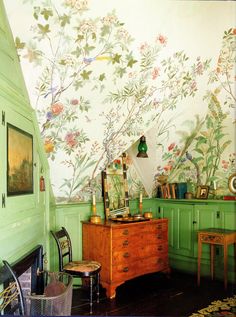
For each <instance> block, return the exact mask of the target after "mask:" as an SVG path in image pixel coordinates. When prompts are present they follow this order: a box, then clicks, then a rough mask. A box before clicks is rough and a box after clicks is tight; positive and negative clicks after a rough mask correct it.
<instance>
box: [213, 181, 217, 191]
mask: <svg viewBox="0 0 236 317" xmlns="http://www.w3.org/2000/svg"><path fill="white" fill-rule="evenodd" d="M213 189H214V190H216V181H213Z"/></svg>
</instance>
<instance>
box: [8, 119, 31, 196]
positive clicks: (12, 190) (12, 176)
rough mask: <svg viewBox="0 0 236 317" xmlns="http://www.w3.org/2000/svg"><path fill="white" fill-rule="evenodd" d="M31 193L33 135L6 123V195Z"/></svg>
mask: <svg viewBox="0 0 236 317" xmlns="http://www.w3.org/2000/svg"><path fill="white" fill-rule="evenodd" d="M24 194H33V136H32V135H31V134H29V133H28V132H26V131H23V130H21V129H19V128H18V127H15V126H13V125H12V124H10V123H7V196H16V195H24Z"/></svg>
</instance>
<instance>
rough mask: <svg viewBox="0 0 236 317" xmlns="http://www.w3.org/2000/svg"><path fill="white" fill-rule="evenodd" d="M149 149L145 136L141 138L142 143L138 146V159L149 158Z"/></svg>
mask: <svg viewBox="0 0 236 317" xmlns="http://www.w3.org/2000/svg"><path fill="white" fill-rule="evenodd" d="M147 149H148V147H147V143H146V138H145V136H141V138H140V143H139V146H138V154H137V157H148V155H147Z"/></svg>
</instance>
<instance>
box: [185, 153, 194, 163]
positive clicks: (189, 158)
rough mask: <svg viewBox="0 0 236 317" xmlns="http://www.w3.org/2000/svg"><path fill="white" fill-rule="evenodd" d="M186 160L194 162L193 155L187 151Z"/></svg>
mask: <svg viewBox="0 0 236 317" xmlns="http://www.w3.org/2000/svg"><path fill="white" fill-rule="evenodd" d="M186 158H187V159H188V160H189V161H192V159H193V157H192V154H190V153H189V152H188V151H186Z"/></svg>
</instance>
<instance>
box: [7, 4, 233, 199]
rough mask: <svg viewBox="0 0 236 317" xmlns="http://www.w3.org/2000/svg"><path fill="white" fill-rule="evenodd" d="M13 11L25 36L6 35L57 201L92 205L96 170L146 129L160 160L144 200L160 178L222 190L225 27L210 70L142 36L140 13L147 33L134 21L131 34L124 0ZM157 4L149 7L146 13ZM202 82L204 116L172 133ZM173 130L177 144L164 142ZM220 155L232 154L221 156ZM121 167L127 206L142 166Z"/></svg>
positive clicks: (229, 63)
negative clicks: (26, 85)
mask: <svg viewBox="0 0 236 317" xmlns="http://www.w3.org/2000/svg"><path fill="white" fill-rule="evenodd" d="M13 2H14V1H13ZM20 2H21V4H24V5H23V6H21V10H22V12H24V10H26V11H27V14H28V17H29V16H30V18H29V20H28V21H25V22H24V23H27V27H28V32H26V31H25V30H22V31H21V30H20V28H19V27H16V26H15V30H14V36H15V44H16V47H17V50H18V54H19V56H20V59H21V63H22V67H23V71H24V69H25V74H29V77H30V80H29V79H28V80H29V82H30V85H31V88H30V91H29V94H30V98H31V103H32V107H33V108H34V109H35V111H36V114H37V117H38V122H39V126H40V131H41V135H42V140H43V143H44V148H45V152H46V154H47V156H48V160H49V163H50V170H51V182H52V187H53V191H54V195H55V197H56V199H57V201H58V202H70V201H82V200H87V199H90V198H91V190H93V191H94V190H96V194H97V196H100V195H101V180H100V174H101V171H102V169H103V168H104V167H105V166H106V165H107V164H109V163H111V162H112V161H113V160H114V159H116V158H117V157H118V156H119V155H120V154H121V153H122V152H123V151H126V150H127V149H128V148H130V146H131V145H132V144H135V142H136V141H137V140H138V139H139V138H140V136H141V135H143V134H144V133H147V135H148V133H149V132H148V131H150V129H155V137H156V141H155V147H156V149H160V148H161V149H162V156H161V157H159V159H158V161H157V160H156V159H155V158H153V159H152V161H151V162H150V161H149V163H150V166H154V167H155V173H153V174H152V181H151V182H149V183H150V184H149V189H148V188H145V189H146V190H147V194H148V195H149V196H150V195H151V191H152V194H153V195H155V187H156V180H157V179H156V177H157V176H158V175H161V174H167V175H168V179H169V180H170V181H188V182H190V183H192V184H194V186H196V185H198V184H210V183H211V182H217V183H218V185H219V186H223V187H224V186H226V184H224V183H223V182H222V181H220V179H221V173H224V172H225V171H226V170H227V173H228V174H230V173H232V170H233V168H234V159H235V151H233V147H232V137H230V135H228V133H227V132H226V131H225V125H226V124H227V122H226V121H227V118H228V116H229V113H228V111H229V109H230V108H231V109H232V108H233V107H235V93H234V91H235V90H234V88H233V87H234V84H235V78H234V76H235V68H234V67H235V29H234V28H230V29H229V28H228V29H223V30H222V34H223V32H224V31H225V33H224V37H223V43H222V49H221V52H220V55H219V59H218V62H217V65H216V66H214V64H213V61H212V60H211V56H206V55H205V54H204V51H203V54H200V55H199V54H198V55H195V54H192V56H191V51H188V52H187V51H186V47H184V48H183V44H182V43H181V41H180V40H179V41H178V42H177V43H176V42H175V43H174V40H175V39H173V38H172V37H171V32H170V29H169V28H167V29H166V33H165V32H162V29H163V28H162V27H161V31H159V30H158V29H156V28H155V27H154V28H153V29H151V25H155V24H152V23H151V18H149V16H148V15H147V12H146V16H145V12H144V11H145V10H144V11H143V16H142V18H143V19H144V20H145V19H146V20H145V21H148V19H150V26H149V31H150V32H144V31H143V30H141V28H139V26H138V21H135V29H134V28H133V25H134V24H133V23H129V20H132V17H131V16H128V15H127V13H125V12H127V9H129V8H131V7H132V5H133V4H134V2H133V1H128V2H127V8H125V7H124V5H122V4H117V2H115V1H111V2H109V5H108V4H107V3H106V2H105V1H101V2H100V5H99V4H98V3H97V2H95V1H92V0H91V1H86V0H60V1H52V0H37V1H36V0H24V1H23V0H22V1H20ZM160 3H163V2H160V1H152V0H149V1H148V5H147V6H146V7H147V10H148V13H149V14H150V12H151V11H153V10H151V8H152V7H155V8H157V5H160ZM142 5H143V6H144V4H142V3H141V2H140V3H138V4H136V6H137V8H139V7H140V6H142ZM195 5H198V4H195ZM6 6H10V7H9V8H8V10H9V13H11V12H13V11H14V5H13V4H12V2H11V4H9V3H8V4H7V3H6ZM149 6H150V9H148V8H149ZM164 6H166V7H165V8H163V9H161V8H159V9H160V10H164V9H165V10H166V11H165V12H166V13H167V12H170V11H171V10H170V9H172V7H173V9H172V10H173V15H174V14H176V12H178V10H179V7H178V6H177V5H173V4H170V3H169V2H167V3H166V4H165V5H164ZM146 7H145V8H146ZM105 8H109V9H110V10H109V11H105ZM187 8H188V10H189V11H188V12H191V14H192V12H194V14H195V12H197V10H196V8H197V9H198V10H200V9H201V10H202V8H200V4H199V6H197V7H196V8H192V7H191V6H190V5H189V4H188V6H187ZM11 10H12V11H11ZM117 10H118V11H119V13H121V15H119V14H117ZM137 10H138V9H137ZM191 10H193V11H191ZM203 10H204V8H203ZM128 11H129V10H128ZM29 12H30V15H29ZM136 12H137V11H136ZM140 12H141V11H140ZM199 12H200V11H199ZM160 13H161V11H160ZM122 14H123V15H122ZM156 14H159V13H156ZM122 17H124V19H125V21H126V22H124V21H123V19H122ZM9 19H10V22H11V15H10V14H9ZM181 19H182V17H181V16H179V20H180V21H181ZM12 20H13V18H12ZM13 22H14V23H16V21H12V23H13ZM21 23H23V22H22V21H21ZM155 23H156V22H155ZM180 23H181V22H180ZM16 25H17V24H16ZM170 25H171V23H170ZM18 26H19V24H18ZM13 29H14V26H13ZM133 33H134V34H133ZM149 33H150V34H151V35H152V36H149ZM143 34H145V36H146V38H145V37H144V36H143ZM222 34H221V35H222ZM141 35H142V36H141ZM169 37H170V38H171V39H172V41H173V44H172V42H171V40H170V39H169ZM217 53H218V52H216V54H217ZM27 69H28V73H27ZM26 77H27V75H26ZM206 77H207V78H208V79H207V80H208V86H207V87H204V99H203V100H202V103H204V104H205V106H204V107H205V108H207V113H206V114H205V116H204V115H202V113H201V111H199V112H200V113H198V111H195V112H193V113H191V117H190V116H189V118H188V121H187V122H184V121H183V120H182V122H181V125H179V124H178V127H177V123H176V118H177V117H178V111H179V109H182V107H183V100H188V102H189V103H192V102H193V100H196V99H195V98H196V97H197V96H198V93H199V88H198V87H199V85H201V81H202V78H206ZM198 98H199V97H198ZM198 110H199V109H198ZM182 118H183V117H182ZM185 126H186V127H188V129H186V128H185ZM173 127H175V132H174V136H175V135H178V136H179V139H178V140H175V139H173V140H172V139H171V137H172V136H173V135H172V133H173ZM231 130H232V129H231ZM229 148H230V149H232V151H230V152H227V149H229ZM129 151H130V150H128V153H129ZM225 153H227V154H225ZM128 160H130V164H129V168H128V177H129V186H130V192H131V196H133V197H135V195H137V193H138V192H139V191H140V188H142V186H143V185H142V182H143V178H144V177H145V175H142V173H140V171H141V169H139V168H138V164H144V163H140V162H136V159H135V156H134V155H132V153H131V152H130V155H129V156H128ZM219 167H221V168H220V169H219ZM150 170H152V171H153V169H150ZM154 175H155V177H154V179H153V176H154ZM220 182H221V183H220ZM225 182H226V180H225ZM150 188H152V190H151V191H150ZM145 189H144V188H143V191H145Z"/></svg>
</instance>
